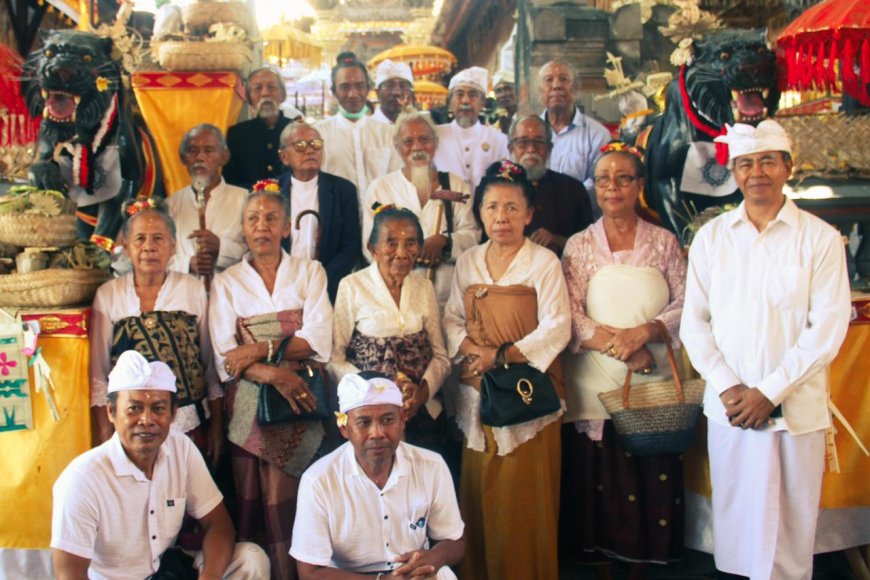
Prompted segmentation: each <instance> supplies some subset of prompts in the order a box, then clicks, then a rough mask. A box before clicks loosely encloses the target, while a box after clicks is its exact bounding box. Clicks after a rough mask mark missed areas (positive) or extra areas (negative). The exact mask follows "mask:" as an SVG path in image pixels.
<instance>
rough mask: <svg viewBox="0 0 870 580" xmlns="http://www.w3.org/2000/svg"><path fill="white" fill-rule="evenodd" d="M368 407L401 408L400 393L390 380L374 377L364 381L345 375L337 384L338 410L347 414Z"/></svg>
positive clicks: (357, 377) (360, 378) (356, 376)
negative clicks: (393, 406)
mask: <svg viewBox="0 0 870 580" xmlns="http://www.w3.org/2000/svg"><path fill="white" fill-rule="evenodd" d="M369 405H396V406H397V407H401V406H402V392H401V391H400V390H399V387H397V386H396V383H394V382H393V381H391V380H390V379H384V378H380V377H374V378H371V379H364V378H362V377H361V376H359V375H354V374H350V375H345V376H344V378H343V379H341V381H339V383H338V408H339V410H340V411H341V412H342V413H348V412H350V411H353V410H354V409H357V408H359V407H367V406H369Z"/></svg>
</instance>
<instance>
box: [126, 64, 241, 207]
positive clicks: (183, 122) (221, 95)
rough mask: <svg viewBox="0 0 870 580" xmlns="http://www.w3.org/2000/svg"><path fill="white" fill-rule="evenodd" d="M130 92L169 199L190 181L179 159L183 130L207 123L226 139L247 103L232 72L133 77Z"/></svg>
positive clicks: (237, 76) (168, 73)
mask: <svg viewBox="0 0 870 580" xmlns="http://www.w3.org/2000/svg"><path fill="white" fill-rule="evenodd" d="M133 91H134V92H135V94H136V99H137V101H138V102H139V108H140V109H141V110H142V116H143V117H144V118H145V123H146V125H148V129H149V130H150V131H151V135H152V136H153V137H154V141H155V143H156V144H157V153H158V155H159V157H160V163H161V167H162V168H163V183H164V185H165V186H166V194H167V195H171V194H172V193H173V192H174V191H178V190H179V189H181V188H182V187H184V186H186V185H188V183H189V182H190V176H189V175H188V173H187V169H186V168H185V167H184V165H182V164H181V160H180V159H179V158H178V145H179V144H180V143H181V138H182V137H183V136H184V134H185V133H186V132H187V130H188V129H190V128H191V127H193V126H195V125H199V124H200V123H210V124H212V125H215V126H216V127H219V128H220V129H221V131H223V132H224V134H226V130H227V128H228V127H229V126H231V125H234V124H235V123H236V120H237V119H238V118H239V113H240V112H241V110H242V105H243V104H244V102H245V91H244V87H243V86H242V79H241V78H240V77H239V75H238V74H237V73H235V72H232V71H188V72H177V71H176V72H141V73H135V74H134V75H133Z"/></svg>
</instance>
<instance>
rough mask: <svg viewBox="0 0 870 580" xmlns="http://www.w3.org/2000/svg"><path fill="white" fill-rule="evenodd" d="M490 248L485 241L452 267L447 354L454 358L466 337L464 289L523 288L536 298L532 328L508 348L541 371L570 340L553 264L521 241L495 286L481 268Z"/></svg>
mask: <svg viewBox="0 0 870 580" xmlns="http://www.w3.org/2000/svg"><path fill="white" fill-rule="evenodd" d="M491 243H492V241H488V242H486V243H483V244H480V245H478V246H475V247H473V248H471V249H470V250H468V251H467V252H465V253H464V254H462V256H460V257H459V260H458V261H457V262H456V272H455V274H454V276H453V290H452V291H451V293H450V300H448V301H447V307H446V308H445V309H444V330H445V333H446V334H447V354H448V355H449V356H451V357H453V356H456V354H457V353H458V352H459V345H460V344H462V341H463V340H464V339H465V337H466V336H468V331H467V330H466V323H467V320H466V317H465V291H466V289H467V288H468V287H469V286H471V285H473V284H488V285H497V286H514V285H517V286H528V287H530V288H534V289H535V293H536V294H537V300H538V327H537V328H536V329H535V330H533V331H532V332H530V333H529V334H527V335H526V336H524V337H523V338H522V339H520V340H518V341H516V342H515V343H514V346H515V347H517V348H518V349H519V351H520V352H521V353H523V355H524V356H525V357H526V358H527V359H528V360H529V364H531V365H532V366H534V367H536V368H538V369H539V370H542V371H546V370H547V369H548V368H549V367H550V365H551V364H552V363H553V361H554V360H555V359H556V357H557V356H559V353H561V352H562V351H563V350H564V349H565V347H566V346H567V345H568V341H569V340H570V338H571V307H570V304H569V302H568V290H567V288H566V286H565V277H564V276H563V274H562V267H561V264H560V262H559V258H557V257H556V254H554V253H553V252H551V251H550V250H548V249H546V248H544V247H543V246H539V245H538V244H536V243H534V242H532V241H531V240H529V239H526V241H525V242H524V244H523V247H522V248H520V251H519V252H517V255H516V256H515V257H514V259H513V261H512V262H511V264H510V266H508V269H507V272H505V273H504V275H503V276H502V277H501V278H500V279H499V280H498V282H495V281H493V279H492V276H490V274H489V269H488V268H487V267H486V250H487V248H489V245H490V244H491Z"/></svg>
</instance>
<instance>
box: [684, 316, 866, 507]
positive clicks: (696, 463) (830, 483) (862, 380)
mask: <svg viewBox="0 0 870 580" xmlns="http://www.w3.org/2000/svg"><path fill="white" fill-rule="evenodd" d="M867 352H870V324H866V323H863V324H853V325H852V326H850V327H849V332H848V333H847V334H846V340H845V341H844V342H843V346H842V347H841V348H840V352H839V354H838V355H837V358H835V359H834V362H833V363H832V364H831V374H830V388H831V400H833V401H834V403H835V404H836V405H837V407H838V408H839V409H840V411H842V412H843V415H844V416H845V417H846V419H847V420H848V421H849V424H851V425H852V427H853V428H854V429H855V432H856V433H857V434H858V437H860V438H861V440H862V441H863V442H864V445H865V446H868V445H870V413H868V412H867V409H870V357H868V356H867ZM706 427H707V422H706V418H704V417H701V420H700V421H699V422H698V430H697V432H696V436H695V445H694V446H693V447H692V449H691V450H690V451H689V452H687V453H686V461H685V481H686V490H687V491H692V492H695V493H698V494H701V495H704V496H706V497H710V496H711V489H712V488H711V486H710V462H709V459H708V457H707V429H706ZM834 428H835V429H836V430H837V434H836V442H837V453H838V455H839V459H840V473H829V472H825V475H824V479H823V480H822V498H821V503H820V506H821V508H822V509H834V508H854V507H863V506H870V488H868V486H867V481H868V480H870V457H867V456H866V455H864V454H863V453H862V452H861V450H860V449H859V448H858V445H857V444H856V443H855V441H854V440H853V439H852V437H851V436H850V435H849V434H848V433H847V432H846V429H845V428H843V425H841V424H840V423H839V421H837V420H836V419H834Z"/></svg>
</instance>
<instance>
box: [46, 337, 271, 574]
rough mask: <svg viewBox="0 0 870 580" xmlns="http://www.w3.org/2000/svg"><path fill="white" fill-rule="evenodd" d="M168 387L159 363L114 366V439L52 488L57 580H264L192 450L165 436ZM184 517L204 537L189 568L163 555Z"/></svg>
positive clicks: (171, 401)
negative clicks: (155, 577)
mask: <svg viewBox="0 0 870 580" xmlns="http://www.w3.org/2000/svg"><path fill="white" fill-rule="evenodd" d="M175 383H176V378H175V375H174V374H173V373H172V371H171V370H170V369H169V367H168V366H167V365H166V364H165V363H162V362H151V363H149V362H148V361H147V360H146V359H145V357H143V356H142V355H141V354H139V353H138V352H136V351H132V350H130V351H125V352H124V353H122V354H121V356H120V357H119V358H118V363H117V364H116V365H115V368H114V369H112V372H111V374H110V375H109V406H108V416H109V420H110V421H111V422H112V423H113V424H114V426H115V434H114V435H113V436H112V438H111V439H109V440H108V441H106V442H105V443H103V444H102V445H100V446H99V447H96V448H94V449H91V450H90V451H87V452H85V453H84V454H82V455H80V456H79V457H77V458H75V459H74V460H73V461H72V462H71V463H70V464H69V465H68V466H67V467H66V469H64V471H63V473H62V474H61V475H60V477H59V478H58V479H57V482H55V484H54V490H53V492H54V493H53V495H54V508H53V511H52V521H51V548H52V562H53V564H54V571H55V574H56V576H57V578H59V579H60V580H68V579H81V578H91V579H108V578H111V579H113V580H114V579H124V580H127V579H129V580H144V579H146V578H151V577H152V576H153V575H154V574H155V573H157V572H158V571H159V572H160V574H161V576H160V577H170V575H172V576H171V577H173V578H174V577H179V576H176V575H177V574H184V575H183V577H185V578H186V577H188V576H190V575H193V574H196V573H197V572H196V569H198V571H199V578H228V579H234V580H260V579H262V578H268V577H269V559H268V557H267V556H266V553H265V552H264V551H263V550H262V549H261V548H259V547H258V546H256V545H255V544H235V545H234V537H235V531H234V530H233V524H232V521H231V520H230V516H229V514H228V513H227V510H226V508H225V507H224V504H223V496H222V495H221V493H220V492H219V491H218V488H217V486H216V485H215V483H214V481H213V480H212V478H211V475H209V472H208V469H207V468H206V466H205V461H204V460H203V458H202V455H201V454H200V453H199V451H198V450H197V449H196V446H195V445H194V444H193V442H192V441H191V440H190V439H189V438H188V437H186V436H185V435H182V434H181V433H171V432H170V429H169V426H170V424H171V423H172V420H173V417H174V416H175V412H176V410H177V409H178V406H177V405H178V400H177V398H176V394H175V393H176V386H175ZM185 514H190V515H191V516H192V517H194V518H196V519H197V520H199V523H200V525H201V526H202V528H203V531H204V535H203V543H202V551H201V552H199V553H197V554H195V558H193V557H185V556H184V555H183V554H182V553H181V552H180V551H177V553H175V554H173V555H172V556H169V555H168V552H167V551H168V550H169V549H170V548H171V547H172V545H173V544H174V543H175V539H176V537H177V536H178V532H179V530H180V529H181V523H182V519H183V517H184V515H185ZM170 562H172V564H170ZM164 575H165V576H164Z"/></svg>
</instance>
